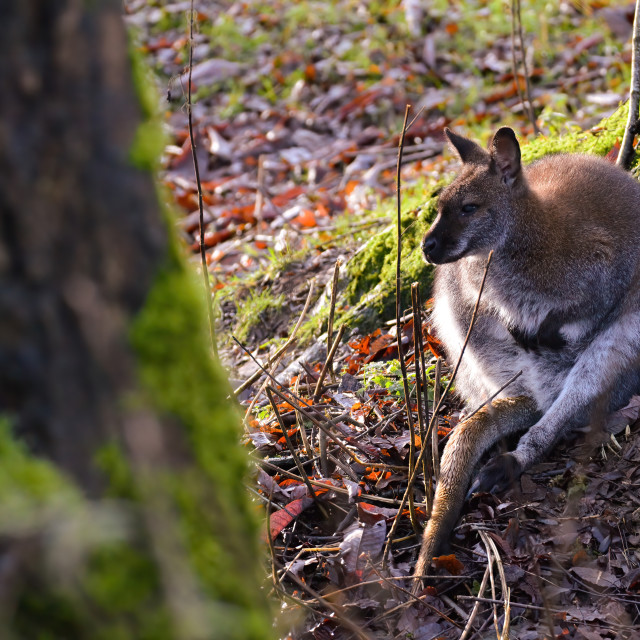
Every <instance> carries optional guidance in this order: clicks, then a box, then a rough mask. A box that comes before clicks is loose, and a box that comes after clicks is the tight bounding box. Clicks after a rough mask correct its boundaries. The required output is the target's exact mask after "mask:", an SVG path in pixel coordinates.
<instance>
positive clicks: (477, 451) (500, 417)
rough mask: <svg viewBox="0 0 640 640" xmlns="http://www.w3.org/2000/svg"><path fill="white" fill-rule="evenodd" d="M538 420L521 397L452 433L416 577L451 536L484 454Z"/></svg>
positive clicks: (528, 401) (484, 412) (486, 411)
mask: <svg viewBox="0 0 640 640" xmlns="http://www.w3.org/2000/svg"><path fill="white" fill-rule="evenodd" d="M539 418H540V413H539V411H538V410H537V408H536V404H535V402H534V401H533V400H532V399H531V398H528V397H526V396H518V397H517V398H505V399H502V400H496V401H494V402H493V404H491V405H489V406H487V407H483V408H482V409H481V410H480V411H478V413H476V414H475V415H473V416H472V417H471V418H469V419H468V420H465V421H464V422H462V423H460V424H459V425H458V426H457V427H456V428H455V429H454V430H453V431H452V433H451V436H450V437H449V441H448V442H447V444H446V446H445V448H444V452H443V454H442V461H441V463H440V480H439V482H438V485H437V487H436V494H435V499H434V503H433V511H432V512H431V518H430V519H429V522H428V523H427V527H426V529H425V530H424V535H423V538H422V547H421V549H420V555H419V556H418V561H417V563H416V567H415V570H414V575H415V576H421V575H423V574H426V572H427V569H428V568H429V565H430V563H431V559H432V557H433V555H434V553H435V552H436V551H437V549H438V547H439V545H440V544H441V542H442V541H443V540H444V539H445V537H446V536H448V535H449V534H450V533H451V530H452V529H453V527H454V525H455V523H456V520H457V519H458V516H459V514H460V510H461V509H462V505H463V503H464V499H465V495H466V493H467V487H468V486H469V482H470V481H471V477H472V476H473V473H474V470H475V467H476V465H477V464H478V461H479V460H480V457H481V456H482V454H483V453H484V452H485V451H486V450H487V449H489V448H490V447H492V446H493V445H494V444H495V443H496V442H498V440H500V438H503V437H504V436H507V435H509V434H512V433H516V432H518V431H522V430H524V429H528V428H529V427H530V426H531V425H533V424H534V423H535V422H536V421H537V420H538V419H539ZM420 588H421V582H420V579H419V578H418V577H416V578H415V581H414V591H415V592H417V591H419V590H420Z"/></svg>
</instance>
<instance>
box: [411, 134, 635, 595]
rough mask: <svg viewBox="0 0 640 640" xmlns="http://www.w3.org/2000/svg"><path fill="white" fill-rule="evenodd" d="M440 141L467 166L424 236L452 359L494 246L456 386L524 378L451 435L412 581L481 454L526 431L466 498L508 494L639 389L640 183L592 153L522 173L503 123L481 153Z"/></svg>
mask: <svg viewBox="0 0 640 640" xmlns="http://www.w3.org/2000/svg"><path fill="white" fill-rule="evenodd" d="M445 134H446V136H447V138H448V139H449V141H450V143H451V146H452V148H453V149H454V150H455V152H456V153H457V154H458V156H459V157H460V159H461V160H462V163H463V164H462V170H461V172H460V174H459V175H458V177H457V178H456V179H455V180H454V181H453V182H452V183H451V185H449V186H448V187H447V188H446V189H444V190H443V191H442V193H441V195H440V197H439V202H438V215H437V217H436V219H435V221H434V223H433V224H432V225H431V228H430V229H429V231H428V232H427V234H426V235H425V237H424V239H423V241H422V251H423V253H424V257H425V258H426V260H427V261H428V262H430V263H434V264H436V265H438V266H437V267H436V275H435V285H434V286H435V289H434V300H435V301H434V308H433V317H432V320H433V324H434V327H435V331H436V335H437V336H438V337H439V338H440V340H441V341H442V343H443V345H444V348H445V351H446V354H447V357H448V358H449V359H450V360H451V361H454V362H455V361H456V360H457V358H458V357H459V355H460V352H461V350H462V345H463V342H464V339H465V336H466V334H467V330H468V328H469V325H470V322H471V316H472V312H473V308H474V306H475V304H476V301H477V298H478V292H479V288H480V283H481V280H482V276H483V273H484V269H485V264H486V260H487V256H488V254H489V252H490V251H491V250H493V258H492V261H491V264H490V266H489V269H488V272H487V277H486V283H485V288H484V291H483V294H482V296H481V299H480V304H479V307H478V313H477V318H476V323H475V325H474V328H473V330H472V332H471V335H470V339H469V343H468V345H467V347H466V350H465V352H464V355H463V357H462V361H461V365H460V369H459V372H458V376H457V379H456V389H457V392H458V393H459V394H460V395H461V396H462V398H463V399H464V400H465V401H466V402H467V403H468V404H469V405H470V406H471V407H472V408H473V407H475V406H476V405H480V404H481V403H482V402H484V401H486V400H487V399H488V398H489V397H490V396H491V395H493V394H494V393H495V392H496V391H497V390H498V389H499V388H500V387H501V386H502V385H503V384H505V383H506V382H507V381H508V380H509V379H510V378H511V377H512V376H514V375H515V374H517V373H518V372H519V371H522V374H521V375H520V377H518V378H517V379H516V380H515V381H514V382H513V383H512V384H510V385H509V386H508V387H507V388H505V389H504V390H503V391H502V392H501V393H500V394H499V395H498V396H497V400H495V401H494V402H492V403H491V404H489V405H487V406H485V407H484V408H483V409H481V410H480V411H479V412H478V413H476V414H475V415H473V416H472V417H471V418H470V419H469V420H467V421H464V422H462V423H460V424H459V425H458V426H457V427H455V429H454V430H453V432H452V433H451V435H450V437H449V440H448V442H447V444H446V446H445V449H444V452H443V455H442V463H441V471H440V480H439V482H438V485H437V487H436V492H435V499H434V506H433V511H432V514H431V518H430V520H429V522H428V524H427V528H426V529H425V532H424V539H423V543H422V548H421V550H420V555H419V558H418V562H417V564H416V567H415V575H416V576H420V575H422V574H424V573H425V572H426V571H427V570H428V567H429V565H430V563H431V559H432V556H433V555H434V553H435V552H436V551H437V550H438V546H439V545H440V543H441V542H442V541H443V538H444V537H445V536H448V535H449V534H450V532H451V529H452V528H453V526H454V525H455V522H456V520H457V518H458V516H459V513H460V509H461V507H462V505H463V502H464V500H465V495H467V488H468V486H469V483H470V482H471V479H472V476H473V474H474V467H475V466H476V465H477V464H478V462H479V461H480V458H481V456H482V454H483V453H484V452H485V451H486V450H487V449H488V448H490V447H491V446H493V445H494V444H495V443H496V442H497V441H499V440H500V439H501V438H503V437H504V436H507V435H509V434H513V433H516V432H518V431H526V433H525V434H524V435H523V436H522V437H521V438H520V441H519V442H518V445H517V447H516V448H515V450H514V451H511V452H509V453H504V454H501V455H498V456H497V457H496V458H494V459H493V460H492V461H490V462H489V463H488V464H487V465H485V466H484V467H483V468H482V469H481V470H480V472H479V474H478V475H477V476H476V478H475V481H474V483H473V485H472V487H471V490H470V492H469V493H471V492H475V491H496V490H500V489H502V488H504V487H506V486H507V485H508V484H510V483H511V482H512V481H513V480H515V479H517V478H518V477H519V476H520V474H521V473H522V472H523V471H524V470H525V469H528V468H529V467H530V466H531V465H532V464H534V463H536V462H538V461H539V460H541V459H542V458H544V456H545V455H547V453H548V452H549V451H550V450H551V449H552V447H553V446H554V445H555V444H556V443H557V441H558V440H559V439H560V438H561V437H562V436H563V435H564V434H566V433H567V432H568V431H569V430H572V429H576V428H582V427H586V426H588V424H589V421H590V418H591V416H592V414H593V412H594V410H595V409H596V407H597V408H598V409H600V408H604V411H614V410H616V409H618V408H620V407H622V406H624V405H625V404H626V403H627V401H628V400H629V398H630V396H631V395H632V394H633V393H635V392H637V391H639V390H640V184H638V183H637V182H636V181H635V180H634V179H633V178H632V177H631V176H630V175H629V174H627V173H626V172H624V171H623V170H622V169H620V168H618V167H616V166H615V165H613V164H611V163H609V162H607V161H606V160H604V159H601V158H598V157H595V156H588V155H566V154H559V155H551V156H548V157H546V158H543V159H541V160H539V161H537V162H534V163H533V164H531V165H529V166H522V165H521V161H520V146H519V145H518V141H517V139H516V136H515V134H514V132H513V131H512V130H511V129H509V128H506V127H505V128H502V129H499V130H498V131H497V132H496V134H495V135H494V136H493V139H492V140H491V141H490V143H489V148H488V149H489V150H488V151H485V150H484V149H482V148H481V147H480V146H479V145H477V144H476V143H475V142H473V141H471V140H468V139H467V138H463V137H461V136H459V135H456V134H455V133H453V132H452V131H450V130H448V129H445ZM419 586H420V581H419V578H418V577H416V581H415V584H414V588H415V589H416V590H417V589H419Z"/></svg>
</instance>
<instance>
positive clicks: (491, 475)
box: [467, 453, 522, 500]
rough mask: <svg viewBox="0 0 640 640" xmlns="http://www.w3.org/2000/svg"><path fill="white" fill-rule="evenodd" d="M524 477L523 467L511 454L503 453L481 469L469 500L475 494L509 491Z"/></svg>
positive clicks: (469, 494)
mask: <svg viewBox="0 0 640 640" xmlns="http://www.w3.org/2000/svg"><path fill="white" fill-rule="evenodd" d="M521 475H522V467H521V466H520V463H519V462H518V461H517V460H516V458H515V456H514V455H513V454H511V453H502V454H500V455H498V456H496V457H495V458H493V459H492V460H490V461H489V462H488V463H487V464H485V465H484V467H482V469H480V472H479V473H478V475H477V476H476V479H475V480H474V481H473V483H472V485H471V488H470V489H469V492H468V493H467V500H468V499H469V498H470V497H471V495H472V494H474V493H480V492H484V493H498V492H500V491H503V490H504V489H508V488H509V487H511V486H512V485H513V483H514V482H515V481H516V480H517V479H518V478H519V477H520V476H521Z"/></svg>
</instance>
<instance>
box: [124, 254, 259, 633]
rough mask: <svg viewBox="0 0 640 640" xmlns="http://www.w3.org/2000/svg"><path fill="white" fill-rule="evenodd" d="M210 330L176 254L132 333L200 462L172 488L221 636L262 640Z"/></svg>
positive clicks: (248, 530) (255, 577)
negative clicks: (209, 343)
mask: <svg viewBox="0 0 640 640" xmlns="http://www.w3.org/2000/svg"><path fill="white" fill-rule="evenodd" d="M206 327H207V322H206V318H205V315H204V306H203V300H202V295H201V293H200V288H199V287H198V285H197V284H196V282H195V276H194V274H193V273H191V272H190V271H187V270H186V268H185V267H184V265H183V263H182V260H180V259H179V258H178V257H177V255H176V254H175V253H174V254H173V256H172V257H170V258H169V261H168V263H167V264H166V266H165V267H164V268H163V269H162V271H161V273H160V274H159V276H158V279H157V282H156V284H155V286H154V287H153V289H152V291H151V293H150V295H149V298H148V300H147V303H146V305H145V307H144V309H143V310H142V312H141V313H140V315H139V316H138V318H137V319H136V321H135V323H134V326H133V329H132V333H131V340H132V344H133V346H134V349H135V351H136V353H137V355H138V361H139V374H140V379H141V381H142V384H143V387H144V389H145V390H146V394H147V401H148V402H149V403H150V404H151V405H152V406H154V407H155V408H156V410H158V411H159V412H160V414H161V415H164V416H165V417H166V419H169V420H173V421H176V420H177V421H179V422H180V424H181V425H183V426H184V428H185V429H186V433H187V435H188V438H189V444H190V449H191V451H192V453H193V455H194V456H195V457H196V464H195V465H192V466H190V467H189V468H187V469H185V470H183V471H174V472H172V474H171V475H170V476H169V478H168V480H167V482H168V485H169V487H170V489H169V490H170V491H171V492H172V494H173V497H174V499H175V500H176V501H177V503H178V505H179V509H180V513H181V516H180V522H179V529H180V533H181V535H182V540H183V542H184V544H185V547H186V549H187V554H188V557H189V558H190V560H191V566H192V567H193V568H194V570H195V572H196V574H197V576H198V578H199V580H200V582H201V584H202V586H203V588H204V590H205V592H206V594H207V595H208V596H209V598H210V600H211V601H212V602H213V603H214V604H213V606H212V608H211V614H212V616H213V614H214V612H215V618H216V621H215V628H216V630H218V632H219V635H218V636H216V637H220V638H230V639H231V638H238V640H240V639H247V640H248V639H251V638H256V639H258V638H266V637H269V635H270V622H269V619H270V616H269V612H268V609H267V607H266V605H265V603H264V599H263V598H262V597H261V593H260V591H259V585H260V582H261V576H260V564H259V563H257V562H256V559H257V558H259V557H260V550H259V548H258V544H257V528H258V523H257V521H256V518H255V516H254V514H253V512H252V511H251V510H250V508H249V502H248V496H247V494H246V490H245V488H244V484H243V478H244V477H245V475H246V473H247V459H246V455H245V453H244V452H243V451H242V450H241V449H240V446H239V444H238V442H239V430H238V426H239V424H240V421H239V416H238V414H237V412H236V409H235V406H234V404H233V403H232V402H231V401H230V400H228V399H226V398H227V396H228V393H229V388H228V386H227V383H226V380H225V378H224V375H223V374H222V371H221V370H220V368H219V366H218V365H217V364H216V363H215V362H214V361H213V359H212V358H211V356H210V354H209V352H208V348H207V343H208V336H207V332H206ZM211 622H212V623H213V619H212V621H211ZM223 629H224V631H223Z"/></svg>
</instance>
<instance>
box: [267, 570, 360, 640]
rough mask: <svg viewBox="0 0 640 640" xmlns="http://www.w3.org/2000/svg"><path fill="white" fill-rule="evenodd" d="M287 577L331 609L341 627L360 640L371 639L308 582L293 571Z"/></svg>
mask: <svg viewBox="0 0 640 640" xmlns="http://www.w3.org/2000/svg"><path fill="white" fill-rule="evenodd" d="M279 564H280V563H279V562H277V561H276V566H277V565H279ZM282 568H283V567H282V565H280V569H282ZM287 577H288V579H289V580H292V581H293V582H295V583H296V584H297V585H298V587H299V588H300V589H302V590H303V591H306V592H307V593H308V594H309V595H310V596H311V597H312V598H313V599H314V600H316V601H317V602H318V604H320V605H322V606H323V607H325V608H326V609H328V610H329V611H331V612H332V613H333V614H334V616H335V617H336V620H337V621H338V622H339V623H340V624H341V625H342V626H343V627H345V629H348V630H349V631H351V633H353V634H355V635H356V636H357V637H358V638H360V640H373V639H372V637H371V636H370V635H369V634H368V633H366V632H365V631H363V630H362V628H361V627H359V626H358V625H357V624H356V623H355V622H351V620H350V619H349V618H348V616H347V615H346V614H345V613H344V612H343V610H342V608H341V607H338V606H337V605H334V604H333V603H331V602H329V600H326V599H325V598H323V597H322V596H321V595H320V594H319V593H318V592H317V591H314V590H313V589H312V588H311V587H310V586H309V585H308V584H306V583H305V582H302V580H300V578H298V576H296V575H295V574H294V573H289V574H288V576H287Z"/></svg>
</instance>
